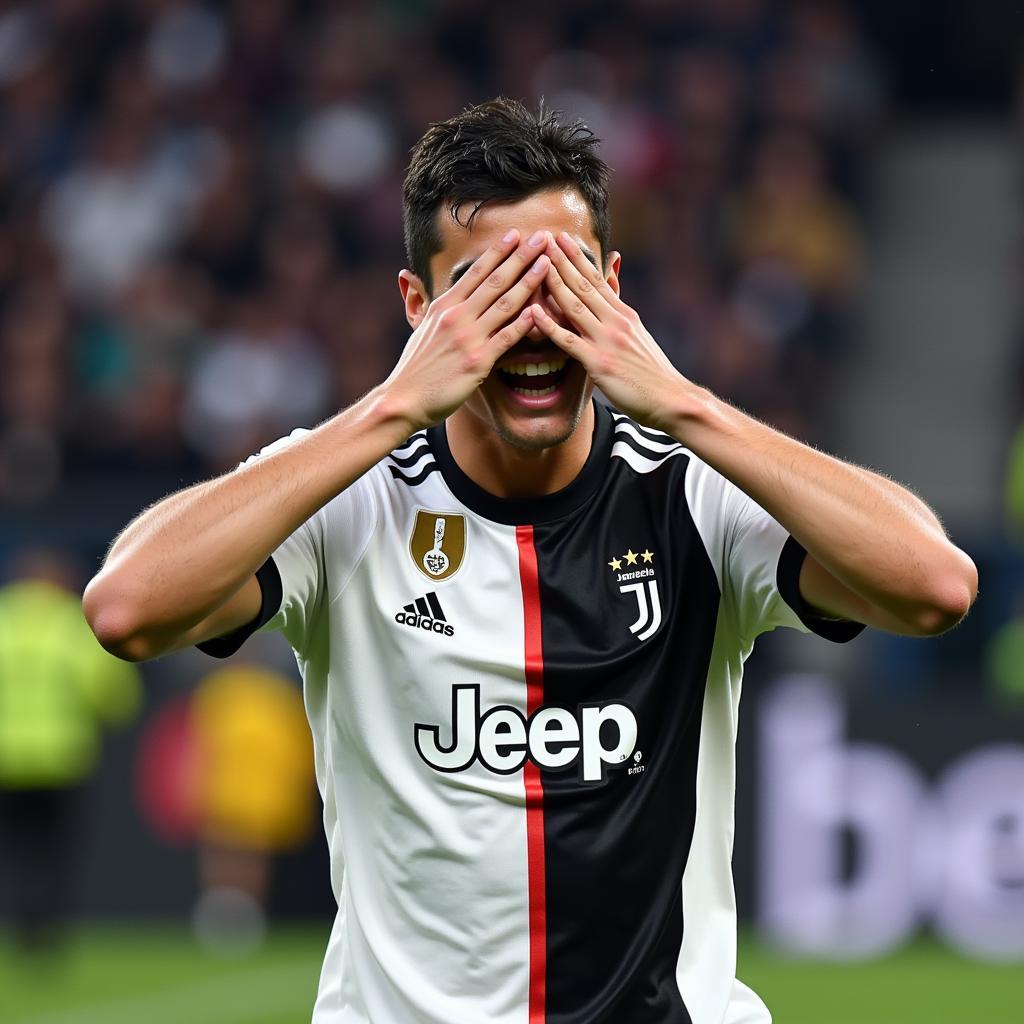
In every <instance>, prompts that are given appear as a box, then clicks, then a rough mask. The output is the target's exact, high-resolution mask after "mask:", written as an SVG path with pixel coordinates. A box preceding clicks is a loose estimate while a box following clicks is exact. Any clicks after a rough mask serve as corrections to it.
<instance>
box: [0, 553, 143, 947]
mask: <svg viewBox="0 0 1024 1024" xmlns="http://www.w3.org/2000/svg"><path fill="white" fill-rule="evenodd" d="M16 576H17V578H16V579H15V580H14V581H13V582H10V583H8V584H6V585H5V586H3V587H0V848H2V849H3V851H4V852H5V853H6V858H5V859H6V860H7V862H8V866H7V870H6V871H5V872H4V874H5V875H6V876H7V878H8V880H9V882H10V883H12V884H13V892H14V916H15V925H16V929H17V934H18V937H19V939H20V940H21V942H22V943H23V944H25V945H26V946H38V945H46V944H49V943H50V942H51V941H52V940H55V939H57V938H59V937H60V935H61V931H62V925H63V922H64V919H65V917H66V915H67V912H68V907H69V896H70V891H71V881H72V877H73V872H74V866H75V865H74V862H73V858H74V855H75V851H76V850H77V849H78V847H79V844H78V843H77V842H75V841H74V836H73V834H72V829H73V827H74V824H75V809H76V804H77V802H78V800H79V798H80V794H81V789H82V783H83V782H84V781H85V780H86V779H87V778H88V777H89V776H90V775H91V774H92V772H93V770H94V769H95V766H96V762H97V759H98V756H99V750H100V739H101V729H102V727H103V726H104V725H114V724H118V723H121V722H124V721H126V720H127V719H129V718H130V717H131V716H132V715H133V714H134V713H135V711H136V709H137V707H138V703H139V676H138V672H137V670H136V669H135V668H134V666H132V665H130V664H127V663H125V662H122V661H119V660H118V659H117V658H114V657H112V656H111V655H109V654H107V652H106V651H104V650H103V648H102V647H100V645H99V644H98V643H97V641H96V639H95V637H94V636H93V635H92V632H91V630H90V629H89V627H88V625H87V624H86V621H85V617H84V616H83V614H82V605H81V598H80V596H79V594H78V593H76V592H75V591H74V588H73V582H72V579H73V576H72V573H71V571H70V568H69V565H68V563H67V562H65V561H64V560H63V559H61V558H60V557H59V556H57V555H55V554H52V553H49V552H33V553H31V554H27V555H23V556H21V557H20V558H19V559H18V566H17V569H16Z"/></svg>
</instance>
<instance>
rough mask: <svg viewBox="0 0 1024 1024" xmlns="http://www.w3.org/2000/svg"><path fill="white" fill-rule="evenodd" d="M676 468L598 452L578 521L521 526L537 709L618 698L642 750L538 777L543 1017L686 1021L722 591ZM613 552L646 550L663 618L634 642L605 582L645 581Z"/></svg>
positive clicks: (679, 462)
mask: <svg viewBox="0 0 1024 1024" xmlns="http://www.w3.org/2000/svg"><path fill="white" fill-rule="evenodd" d="M687 461H688V460H687V458H686V457H685V456H679V457H677V458H674V459H671V460H669V461H668V462H666V463H665V464H663V465H661V466H659V467H658V468H657V469H655V470H654V471H653V472H650V473H646V474H639V473H636V472H634V471H633V470H632V469H630V468H629V467H628V466H627V464H626V463H625V462H623V461H621V460H612V461H611V465H610V468H608V469H607V477H606V482H605V486H604V487H603V488H602V490H601V491H600V493H599V494H598V495H597V496H596V498H595V500H593V501H591V502H590V503H589V504H588V506H587V507H586V508H585V509H584V510H582V511H581V513H580V514H579V515H578V516H576V517H574V518H573V519H571V520H569V521H565V520H563V521H561V522H558V523H553V524H549V525H547V526H537V527H535V528H534V543H535V546H536V550H537V564H538V574H539V577H540V603H541V623H542V625H541V629H542V639H543V653H544V704H545V705H552V704H554V705H560V706H563V707H566V708H569V709H571V710H576V708H577V707H578V706H579V705H580V704H592V703H605V702H619V703H623V704H626V705H628V706H629V707H630V708H631V709H632V710H633V712H634V714H635V716H636V718H637V722H638V733H637V749H638V750H639V752H640V755H641V759H640V761H635V760H634V759H633V758H629V759H627V761H626V762H625V763H624V764H623V765H621V766H616V767H610V768H609V769H608V772H607V775H606V777H605V780H604V781H603V782H602V783H598V784H587V783H585V782H583V781H581V778H580V775H579V773H578V771H577V770H574V769H572V768H570V769H568V770H566V771H548V770H545V771H543V772H542V784H543V789H544V829H545V832H544V848H545V872H546V883H547V884H546V899H547V939H548V946H547V1017H546V1020H547V1021H548V1022H549V1024H622V1022H624V1021H628V1022H629V1024H691V1018H690V1015H689V1012H688V1011H687V1009H686V1006H685V1005H684V1002H683V999H682V996H681V995H680V992H679V988H678V985H677V984H676V963H677V960H678V956H679V950H680V946H681V944H682V939H683V928H684V922H683V910H682V878H683V871H684V869H685V867H686V863H687V859H688V857H689V852H690V844H691V841H692V838H693V829H694V823H695V816H696V798H697V754H698V745H699V742H700V728H701V715H702V711H703V701H704V691H705V687H706V683H707V673H708V669H709V665H710V659H711V650H712V646H713V642H714V635H715V627H716V623H717V619H718V609H719V598H720V591H719V586H718V581H717V577H716V576H715V572H714V569H713V567H712V565H711V562H710V560H709V558H708V556H707V553H706V551H705V548H704V545H703V543H702V542H701V539H700V537H699V535H698V533H697V530H696V528H695V526H694V524H693V522H692V520H691V519H690V515H689V511H688V506H687V504H686V500H685V497H684V493H683V479H684V476H685V470H686V464H687ZM627 550H632V551H634V552H642V551H647V550H650V551H651V552H652V553H653V560H652V561H651V562H650V563H647V564H649V565H650V566H651V568H653V570H654V572H655V577H654V578H655V579H656V580H657V584H658V594H659V596H660V603H661V609H662V622H661V626H660V628H659V629H658V631H657V632H656V633H654V634H653V635H652V636H651V637H650V638H649V639H647V640H643V641H641V640H639V639H638V638H637V637H635V636H634V635H633V634H632V633H631V632H630V625H631V624H633V623H634V621H635V620H636V619H637V614H638V601H637V596H636V594H634V593H630V592H625V593H623V592H622V591H620V589H619V588H620V586H622V585H624V584H631V583H634V582H639V580H643V581H644V586H645V589H646V588H647V586H648V584H647V582H646V581H647V580H648V579H649V578H648V577H640V578H639V580H636V579H632V578H628V579H626V580H620V579H619V578H618V576H619V572H617V571H615V570H614V569H613V568H612V567H610V566H609V564H608V563H609V562H610V561H612V559H613V558H618V559H620V560H623V559H624V555H625V552H626V551H627ZM626 565H627V563H626V562H625V561H623V562H622V567H621V570H620V571H621V572H626V571H627V568H626ZM643 567H644V563H643V562H640V563H638V565H637V566H635V567H634V566H632V565H631V566H630V571H632V570H633V569H635V568H643ZM648 593H649V592H648ZM638 632H642V630H639V631H638ZM608 742H612V741H610V740H609V741H608ZM639 765H642V766H643V770H642V772H639V771H635V772H634V773H633V774H630V773H629V769H630V768H636V767H638V766H639Z"/></svg>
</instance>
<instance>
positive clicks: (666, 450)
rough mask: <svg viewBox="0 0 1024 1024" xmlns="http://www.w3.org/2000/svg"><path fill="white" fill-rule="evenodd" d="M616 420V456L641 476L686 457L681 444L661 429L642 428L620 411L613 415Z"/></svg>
mask: <svg viewBox="0 0 1024 1024" xmlns="http://www.w3.org/2000/svg"><path fill="white" fill-rule="evenodd" d="M612 419H613V420H614V421H615V428H614V429H615V433H614V439H613V443H612V457H613V458H615V457H618V458H620V459H622V460H623V462H625V463H626V464H627V465H628V466H629V467H630V468H631V469H634V470H636V472H637V473H650V472H652V471H653V470H655V469H657V468H658V467H659V466H660V465H661V464H662V463H663V462H666V461H667V460H668V459H671V458H673V457H674V456H676V455H684V454H686V449H685V448H684V447H683V446H682V445H681V444H680V443H679V442H678V441H676V440H675V439H674V438H672V437H669V435H668V434H663V433H661V431H660V430H651V429H650V427H642V426H640V424H639V423H634V422H633V421H632V420H631V419H630V418H629V417H628V416H624V415H623V414H622V413H620V412H613V413H612Z"/></svg>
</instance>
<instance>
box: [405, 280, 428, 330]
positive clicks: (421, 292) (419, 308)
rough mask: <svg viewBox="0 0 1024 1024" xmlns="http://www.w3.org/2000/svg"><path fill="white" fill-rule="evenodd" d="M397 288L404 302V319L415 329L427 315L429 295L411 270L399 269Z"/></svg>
mask: <svg viewBox="0 0 1024 1024" xmlns="http://www.w3.org/2000/svg"><path fill="white" fill-rule="evenodd" d="M398 290H399V291H400V292H401V293H402V302H403V303H405V319H406V320H408V321H409V326H410V327H411V328H412V329H413V330H414V331H415V330H416V328H417V327H419V325H420V324H421V323H423V318H424V317H425V316H426V315H427V306H429V305H430V296H429V295H428V294H427V289H426V288H425V287H424V284H423V282H422V281H421V280H420V278H419V277H417V276H416V274H414V273H413V272H412V271H411V270H401V271H399V273H398Z"/></svg>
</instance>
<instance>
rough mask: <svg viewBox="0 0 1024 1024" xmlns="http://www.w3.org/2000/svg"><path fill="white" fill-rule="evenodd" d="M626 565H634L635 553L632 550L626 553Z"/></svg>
mask: <svg viewBox="0 0 1024 1024" xmlns="http://www.w3.org/2000/svg"><path fill="white" fill-rule="evenodd" d="M626 564H627V565H636V552H635V551H634V550H633V549H632V548H630V549H629V550H628V551H627V552H626Z"/></svg>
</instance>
